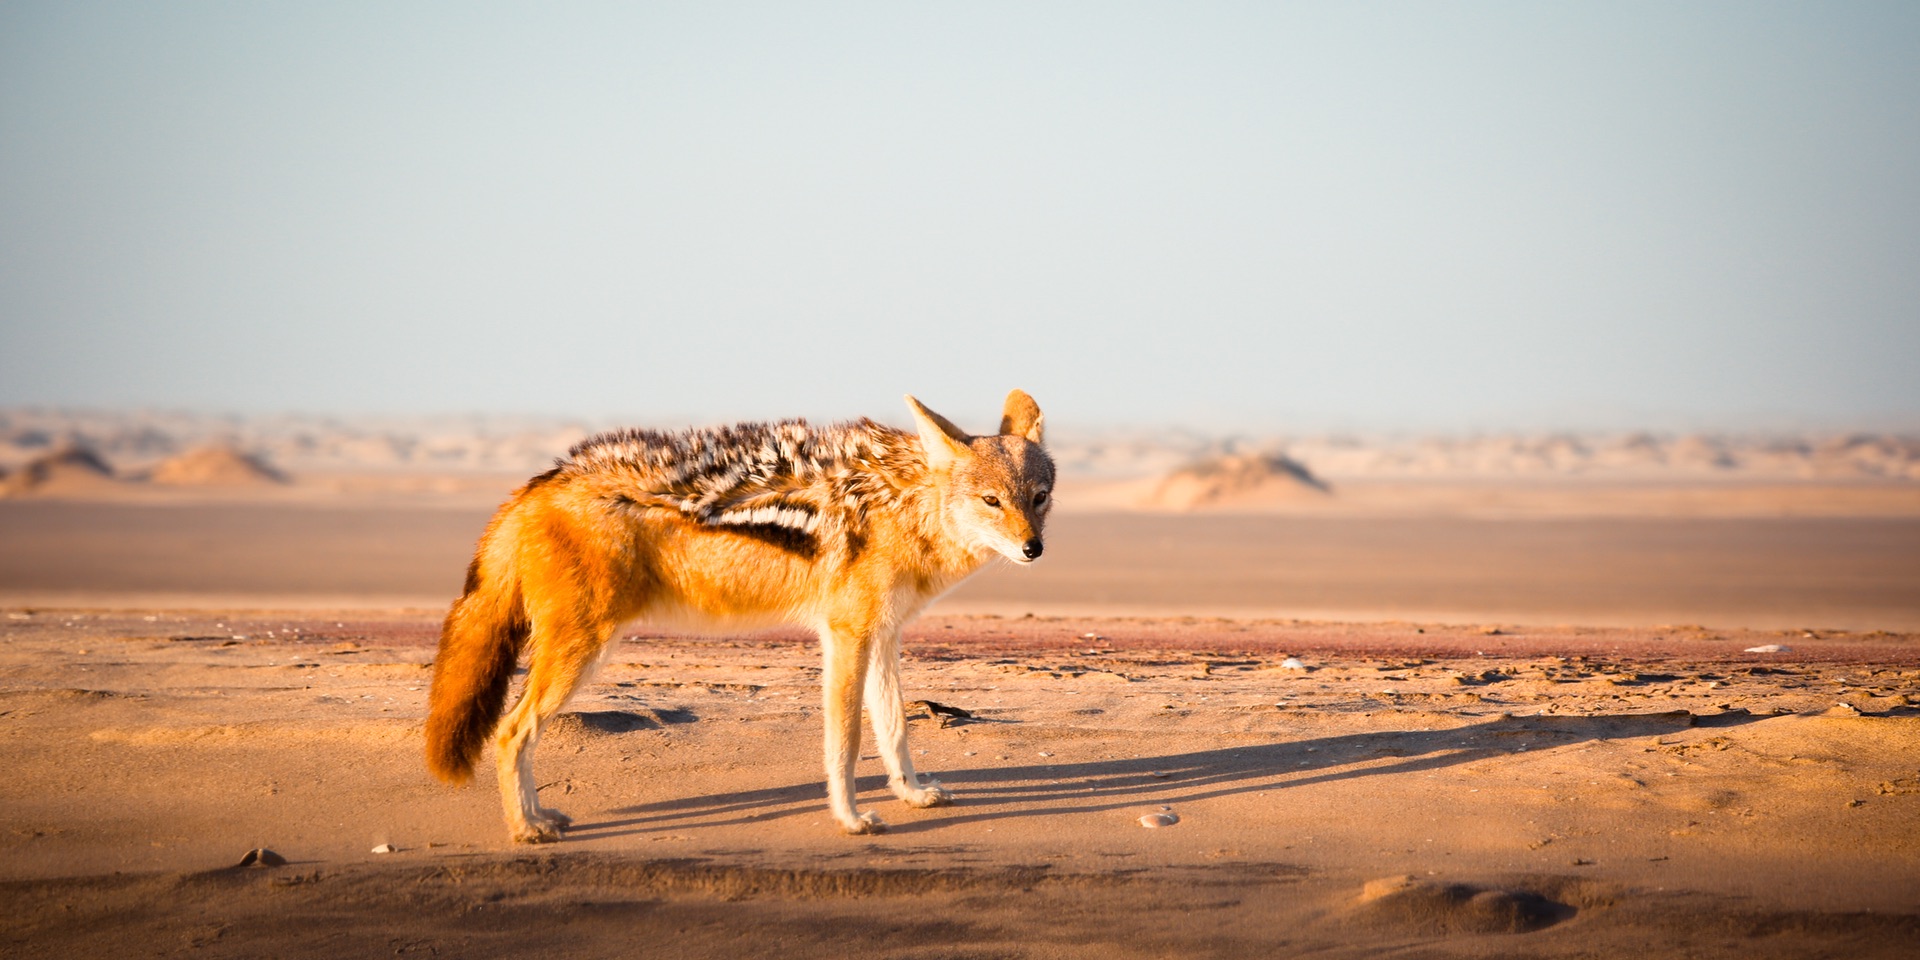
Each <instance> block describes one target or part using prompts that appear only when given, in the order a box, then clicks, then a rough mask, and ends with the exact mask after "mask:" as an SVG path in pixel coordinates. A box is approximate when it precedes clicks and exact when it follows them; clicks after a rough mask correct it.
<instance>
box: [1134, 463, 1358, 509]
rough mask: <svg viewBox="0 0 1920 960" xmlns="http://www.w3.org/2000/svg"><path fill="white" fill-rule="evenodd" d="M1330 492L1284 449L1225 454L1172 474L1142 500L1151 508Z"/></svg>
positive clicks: (1266, 501) (1262, 502)
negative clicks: (1275, 451) (1281, 452)
mask: <svg viewBox="0 0 1920 960" xmlns="http://www.w3.org/2000/svg"><path fill="white" fill-rule="evenodd" d="M1329 493H1330V490H1329V488H1328V486H1327V484H1326V483H1325V482H1324V481H1322V480H1320V478H1318V477H1315V476H1314V475H1313V474H1312V472H1310V471H1309V470H1307V468H1306V467H1304V466H1302V465H1301V464H1299V463H1296V462H1294V461H1293V460H1291V459H1289V458H1287V457H1285V456H1282V455H1280V454H1253V453H1244V454H1225V455H1222V456H1218V457H1209V458H1206V459H1203V460H1198V461H1195V462H1193V463H1190V464H1188V465H1186V466H1184V467H1180V468H1178V469H1176V470H1174V471H1172V472H1170V473H1168V474H1167V475H1166V476H1164V477H1162V478H1160V479H1159V480H1158V481H1157V482H1155V483H1154V484H1153V485H1152V486H1151V487H1150V488H1149V489H1148V491H1147V492H1146V493H1145V495H1144V496H1142V497H1141V498H1140V500H1139V502H1138V504H1137V505H1138V506H1140V507H1143V508H1146V509H1150V510H1201V509H1206V508H1209V507H1239V508H1245V507H1260V506H1266V505H1270V504H1274V503H1276V502H1288V503H1290V502H1297V501H1300V500H1312V499H1319V498H1322V497H1325V496H1327V495H1328V494H1329Z"/></svg>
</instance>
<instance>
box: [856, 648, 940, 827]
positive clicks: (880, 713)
mask: <svg viewBox="0 0 1920 960" xmlns="http://www.w3.org/2000/svg"><path fill="white" fill-rule="evenodd" d="M866 687H867V690H866V692H867V696H866V703H867V716H868V717H870V718H872V720H873V739H874V741H875V743H876V744H877V745H878V746H879V748H880V759H881V761H882V762H884V763H885V764H886V766H887V789H889V790H892V791H893V795H894V796H896V797H899V798H900V799H901V800H902V801H905V802H906V804H907V805H908V806H910V807H938V806H942V805H944V804H949V803H952V802H953V794H952V793H950V792H948V791H947V788H946V787H943V786H941V785H940V781H938V780H935V779H933V778H932V777H928V778H926V779H925V780H922V779H921V778H920V776H919V775H918V774H916V773H914V770H913V755H912V751H910V750H908V749H907V716H906V707H905V702H904V700H903V698H902V697H901V695H900V634H899V633H898V632H897V631H896V632H894V633H892V634H891V635H889V636H886V637H882V638H879V639H877V640H876V641H875V642H874V644H873V651H872V655H871V662H870V663H869V664H868V665H867V685H866Z"/></svg>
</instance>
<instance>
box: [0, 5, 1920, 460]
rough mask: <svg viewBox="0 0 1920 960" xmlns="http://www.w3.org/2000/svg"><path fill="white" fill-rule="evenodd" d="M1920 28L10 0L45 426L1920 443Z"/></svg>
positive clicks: (1576, 10)
mask: <svg viewBox="0 0 1920 960" xmlns="http://www.w3.org/2000/svg"><path fill="white" fill-rule="evenodd" d="M1916 50H1920V4H1915V3H1911V2H1892V3H1849V2H1821V3H1811V2H1807V3H1771V2H1747V0H1743V2H1734V3H1679V2H1669V0H1660V2H1631V0H1627V2H1620V0H1608V2H1599V3H1578V2H1556V3H1533V2H1517V3H1479V2H1459V3H1369V2H1353V3H1332V2H1328V3H1281V2H1257V3H1206V2H1180V3H1154V4H1133V3H1120V2H1099V3H1050V2H1049V3H993V2H969V3H964V4H946V5H938V4H898V3H873V4H836V3H775V4H731V3H724V2H710V0H709V2H697V3H685V4H681V3H606V4H592V3H542V4H525V5H511V4H491V3H459V4H429V3H405V2H402V3H393V2H379V3H351V2H328V3H273V2H225V3H203V2H191V0H180V2H169V3H165V4H155V3H146V2H137V3H125V4H114V3H96V2H85V0H59V2H32V0H11V2H8V3H5V4H0V405H5V406H67V407H87V408H119V407H135V406H149V407H162V408H167V409H179V410H196V411H208V412H238V413H276V412H304V413H338V414H355V413H379V414H423V413H436V414H437V413H464V412H486V413H525V414H538V415H578V416H587V417H596V418H604V417H632V418H633V419H635V420H636V421H643V422H655V423H658V422H671V421H675V420H693V421H703V422H704V421H714V420H726V419H735V418H771V417H780V416H789V415H807V416H813V417H820V418H833V417H842V416H854V415H863V414H871V415H875V416H878V417H880V418H882V419H886V420H890V421H901V420H904V414H903V411H902V407H901V402H900V399H899V398H900V395H901V394H902V393H905V392H912V393H914V394H916V395H918V396H920V397H921V398H922V399H923V400H925V401H926V402H927V403H928V404H929V405H931V406H933V407H934V408H936V409H939V410H941V411H942V412H946V413H948V414H949V415H950V416H953V417H954V418H955V419H956V420H959V421H961V422H962V424H963V425H967V424H969V423H974V422H980V421H987V422H990V421H991V420H992V418H993V417H994V416H995V414H996V413H997V411H998V408H999V398H1000V397H1001V396H1002V395H1003V394H1004V393H1005V392H1006V391H1007V390H1008V389H1009V388H1012V387H1016V386H1017V387H1022V388H1024V389H1026V390H1028V391H1029V392H1031V393H1032V394H1033V395H1034V396H1036V397H1037V398H1038V399H1039V400H1040V402H1041V404H1042V406H1043V407H1044V408H1045V409H1046V410H1047V413H1048V419H1049V423H1050V424H1054V425H1056V428H1057V426H1058V425H1060V424H1083V425H1093V426H1120V425H1128V424H1139V425H1148V424H1153V425H1182V426H1189V427H1195V428H1200V429H1233V430H1247V429H1254V430H1273V431H1307V430H1334V429H1338V430H1348V429H1374V430H1431V431H1477V430H1499V429H1613V428H1642V427H1645V428H1656V429H1657V428H1675V429H1696V428H1726V429H1765V428H1814V427H1820V428H1827V427H1840V428H1848V427H1859V428H1875V429H1883V428H1891V429H1911V428H1920V376H1916V370H1917V369H1920V362H1916V361H1920V173H1916V171H1920V56H1916V55H1915V51H1916Z"/></svg>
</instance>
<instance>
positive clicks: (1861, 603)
mask: <svg viewBox="0 0 1920 960" xmlns="http://www.w3.org/2000/svg"><path fill="white" fill-rule="evenodd" d="M489 514H490V510H489V509H487V508H484V507H473V506H465V507H459V508H448V509H431V508H424V507H422V506H419V505H414V506H399V505H385V506H370V505H366V504H364V503H361V502H358V501H351V500H350V501H344V502H333V503H331V504H284V503H264V502H238V503H182V504H172V505H133V504H112V503H76V502H44V501H43V502H34V501H0V543H3V544H5V546H6V549H4V550H0V605H4V604H11V605H14V606H33V605H43V606H44V605H53V606H90V607H102V606H111V607H128V606H160V607H170V608H181V607H202V608H206V607H219V608H231V607H247V606H254V607H258V606H263V605H271V606H275V607H278V608H286V607H329V606H349V607H371V606H379V607H390V608H398V607H415V608H419V609H444V608H445V604H446V603H447V602H448V601H449V600H450V599H451V598H452V596H453V595H454V594H455V593H456V592H458V590H459V588H460V577H461V575H462V572H463V571H464V570H465V569H466V564H467V560H468V558H469V557H471V556H472V551H473V544H474V541H475V540H476V539H478V537H479V535H480V532H481V530H482V529H484V528H485V526H486V521H487V517H488V516H489ZM1047 544H1048V546H1047V555H1046V557H1045V558H1044V559H1043V560H1042V561H1041V562H1040V563H1039V564H1038V565H1036V566H1035V567H1034V568H1032V569H1026V570H1013V569H999V570H989V571H987V572H985V573H983V574H982V575H981V576H978V577H976V578H974V579H973V580H972V581H969V582H968V583H967V584H965V585H963V586H962V587H961V588H960V589H959V590H958V591H956V592H955V593H954V594H953V595H952V596H950V597H949V598H947V599H946V600H944V601H942V609H944V610H947V611H949V612H970V613H1000V614H1008V615H1018V614H1022V613H1027V612H1033V613H1042V614H1079V613H1087V612H1104V613H1127V614H1140V615H1158V616H1165V615H1205V616H1211V615H1229V616H1236V617H1262V616H1290V617H1301V616H1305V617H1314V618H1318V619H1342V620H1389V619H1400V620H1442V621H1452V622H1467V623H1485V622H1509V621H1510V622H1520V623H1549V624H1552V623H1562V624H1600V625H1617V626H1634V625H1643V624H1660V623H1701V624H1707V625H1710V626H1724V627H1756V628H1782V629H1784V628H1790V627H1813V628H1839V629H1848V630H1856V631H1858V630H1873V629H1898V630H1920V518H1912V517H1898V516H1893V517H1883V516H1838V517H1817V516H1800V517H1792V516H1789V517H1759V516H1748V517H1691V516H1677V517H1652V516H1638V517H1563V516H1547V517H1527V518H1508V519H1494V518H1488V517H1477V516H1447V515H1419V516H1407V517H1393V516H1379V515H1368V516H1352V517H1330V516H1230V515H1217V514H1212V515H1188V516H1179V515H1153V514H1139V513H1113V514H1077V513H1071V512H1069V513H1063V514H1061V515H1059V516H1057V517H1055V518H1053V520H1052V521H1051V523H1050V525H1049V529H1048V536H1047Z"/></svg>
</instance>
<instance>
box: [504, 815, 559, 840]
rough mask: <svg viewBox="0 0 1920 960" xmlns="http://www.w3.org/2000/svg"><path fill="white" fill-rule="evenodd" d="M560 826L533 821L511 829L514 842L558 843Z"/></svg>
mask: <svg viewBox="0 0 1920 960" xmlns="http://www.w3.org/2000/svg"><path fill="white" fill-rule="evenodd" d="M559 840H560V826H559V824H554V823H542V822H540V821H537V820H536V821H533V822H530V823H528V824H527V825H526V826H524V827H519V828H517V829H515V830H514V831H513V842H514V843H558V842H559Z"/></svg>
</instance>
